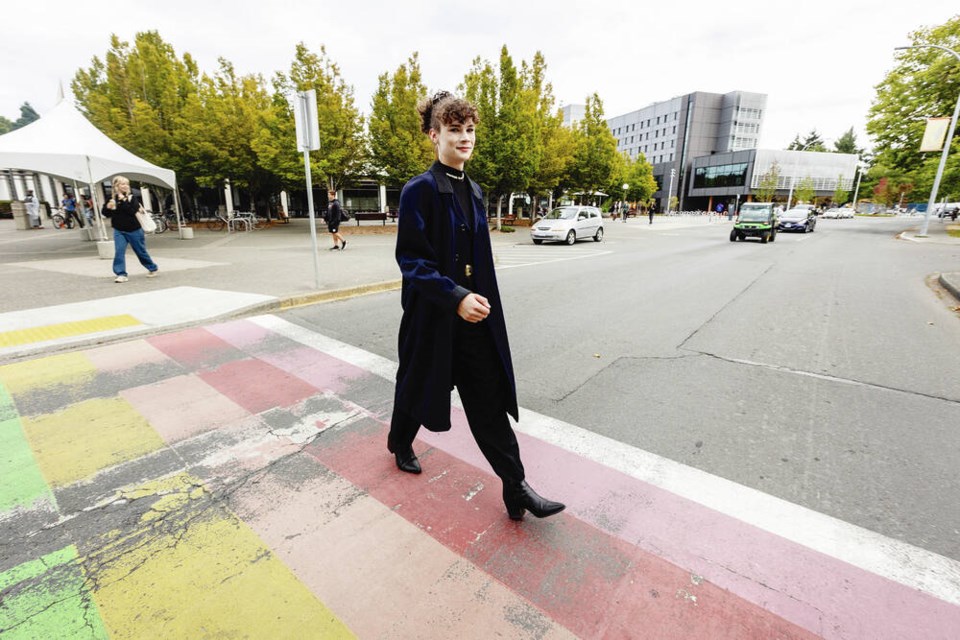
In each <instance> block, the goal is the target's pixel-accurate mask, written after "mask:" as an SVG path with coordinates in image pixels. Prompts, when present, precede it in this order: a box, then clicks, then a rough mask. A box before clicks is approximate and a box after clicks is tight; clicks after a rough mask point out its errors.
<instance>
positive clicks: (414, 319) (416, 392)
mask: <svg viewBox="0 0 960 640" xmlns="http://www.w3.org/2000/svg"><path fill="white" fill-rule="evenodd" d="M470 187H471V191H472V198H471V200H472V204H473V211H469V212H466V214H465V212H463V210H462V209H461V207H460V204H459V203H458V202H457V198H456V197H455V196H454V191H453V187H452V185H451V182H450V179H449V178H448V177H447V175H446V173H445V171H444V169H443V165H441V164H440V163H439V162H435V163H434V164H433V166H431V167H430V169H429V170H428V171H427V172H425V173H422V174H420V175H419V176H416V177H415V178H413V179H411V180H410V181H409V182H408V183H407V184H406V185H405V186H404V187H403V191H402V192H401V194H400V213H399V216H398V221H397V249H396V258H397V263H398V264H399V265H400V272H401V274H402V275H403V286H402V289H401V295H400V301H401V305H402V306H403V318H402V319H401V321H400V336H399V356H400V366H399V369H398V371H397V389H396V397H395V403H396V406H397V407H398V408H399V409H401V410H402V411H403V412H404V413H406V414H408V415H409V416H411V417H413V418H415V419H417V420H419V421H420V423H421V424H422V425H423V426H424V427H426V428H427V429H429V430H430V431H447V430H449V429H450V391H451V390H452V389H453V380H454V378H453V338H454V327H455V323H456V322H459V321H461V320H460V317H459V316H458V315H457V307H458V306H459V305H460V301H461V300H462V299H463V298H464V297H465V296H466V295H467V294H469V293H471V292H472V293H478V294H480V295H482V296H484V297H485V298H487V300H488V301H489V302H490V306H491V309H490V315H488V316H487V317H486V318H485V319H484V320H483V321H482V323H486V324H487V326H488V328H489V330H490V333H491V335H492V337H493V341H494V344H495V345H496V348H497V352H498V354H499V356H500V361H501V362H502V364H503V371H504V374H505V381H506V382H507V384H505V385H504V387H505V388H506V389H507V393H508V394H509V395H508V397H507V398H504V399H503V400H504V403H505V408H506V410H507V412H508V413H509V414H510V415H512V416H513V418H514V419H515V420H516V419H518V418H519V416H518V411H517V389H516V380H515V378H514V374H513V362H512V360H511V358H510V345H509V343H508V341H507V329H506V323H505V321H504V316H503V308H502V305H501V303H500V291H499V289H498V288H497V277H496V273H495V272H494V266H493V250H492V248H491V246H490V231H489V229H488V228H487V216H486V212H485V211H484V208H483V193H482V192H481V190H480V187H479V186H478V185H477V184H476V183H475V182H473V181H472V180H471V181H470ZM471 254H472V260H473V264H472V265H471V269H470V271H471V272H472V275H470V278H469V280H468V281H465V279H464V278H463V277H462V274H463V272H464V269H465V267H466V264H465V262H464V256H469V255H471ZM458 281H459V282H466V283H467V284H470V285H471V286H470V287H469V288H467V287H466V286H463V285H462V284H458Z"/></svg>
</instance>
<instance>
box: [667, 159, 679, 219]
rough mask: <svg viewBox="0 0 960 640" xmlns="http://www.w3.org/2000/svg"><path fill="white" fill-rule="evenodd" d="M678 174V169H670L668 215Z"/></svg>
mask: <svg viewBox="0 0 960 640" xmlns="http://www.w3.org/2000/svg"><path fill="white" fill-rule="evenodd" d="M676 175H677V170H676V169H670V188H669V189H667V215H670V199H671V198H672V197H673V179H674V177H675V176H676Z"/></svg>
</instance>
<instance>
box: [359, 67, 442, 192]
mask: <svg viewBox="0 0 960 640" xmlns="http://www.w3.org/2000/svg"><path fill="white" fill-rule="evenodd" d="M426 94H427V88H426V87H425V86H424V84H423V80H422V77H421V74H420V60H419V54H417V53H416V52H414V53H413V55H411V56H410V58H409V59H408V60H407V62H406V63H405V64H401V65H400V66H399V67H398V68H397V70H396V71H394V72H393V75H392V76H391V75H390V74H387V73H384V74H382V75H380V77H379V84H378V87H377V91H376V93H375V94H374V95H373V101H372V103H371V105H370V106H371V110H370V117H369V119H368V122H367V129H368V132H369V136H370V156H371V157H370V159H371V163H372V165H373V167H374V169H375V170H376V172H377V173H378V174H380V175H383V176H385V177H386V179H387V181H388V182H389V183H391V184H393V185H400V184H403V183H404V182H405V181H407V180H409V179H410V178H411V177H413V176H415V175H417V174H419V173H421V172H423V171H424V170H426V168H427V167H428V166H430V162H431V160H432V159H433V145H431V144H430V139H429V138H427V136H425V135H423V132H422V131H421V130H420V114H419V113H417V101H418V100H420V99H421V98H423V97H424V96H425V95H426Z"/></svg>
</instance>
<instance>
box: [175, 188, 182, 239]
mask: <svg viewBox="0 0 960 640" xmlns="http://www.w3.org/2000/svg"><path fill="white" fill-rule="evenodd" d="M173 207H174V209H176V210H177V229H178V233H179V234H180V239H181V240H183V231H182V229H183V213H182V212H181V210H180V186H179V185H178V184H177V176H176V175H174V176H173Z"/></svg>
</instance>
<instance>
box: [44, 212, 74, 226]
mask: <svg viewBox="0 0 960 640" xmlns="http://www.w3.org/2000/svg"><path fill="white" fill-rule="evenodd" d="M50 219H51V220H52V221H53V228H54V229H63V228H64V227H66V228H67V229H73V225H74V224H75V223H74V221H73V217H72V216H64V215H63V213H62V212H61V211H60V210H57V212H56V213H54V214H53V215H52V216H50Z"/></svg>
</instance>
